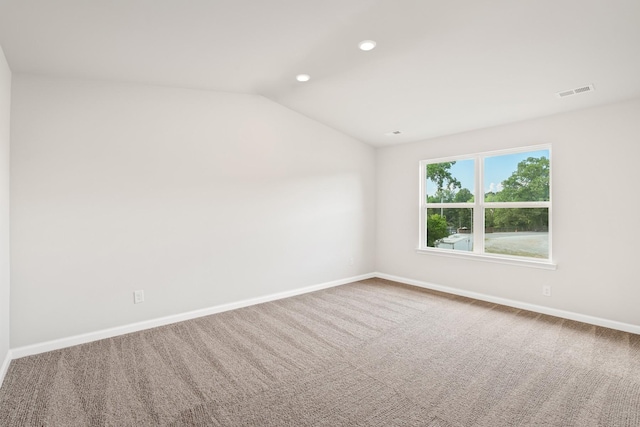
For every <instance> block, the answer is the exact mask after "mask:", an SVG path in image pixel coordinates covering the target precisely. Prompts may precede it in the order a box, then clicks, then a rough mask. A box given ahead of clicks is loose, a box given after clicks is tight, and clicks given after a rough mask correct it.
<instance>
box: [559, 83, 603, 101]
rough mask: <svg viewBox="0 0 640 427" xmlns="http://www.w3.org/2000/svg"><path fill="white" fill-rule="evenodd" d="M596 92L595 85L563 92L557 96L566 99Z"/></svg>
mask: <svg viewBox="0 0 640 427" xmlns="http://www.w3.org/2000/svg"><path fill="white" fill-rule="evenodd" d="M594 90H596V88H595V87H593V85H588V86H581V87H577V88H575V89H569V90H563V91H562V92H558V93H556V96H557V97H558V98H566V97H567V96H572V95H579V94H581V93H587V92H593V91H594Z"/></svg>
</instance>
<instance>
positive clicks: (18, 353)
mask: <svg viewBox="0 0 640 427" xmlns="http://www.w3.org/2000/svg"><path fill="white" fill-rule="evenodd" d="M374 277H378V278H381V279H387V280H392V281H394V282H399V283H405V284H407V285H413V286H418V287H421V288H425V289H432V290H435V291H441V292H446V293H449V294H453V295H460V296H464V297H469V298H474V299H477V300H481V301H487V302H492V303H496V304H501V305H506V306H509V307H514V308H520V309H523V310H529V311H533V312H536V313H542V314H548V315H550V316H556V317H561V318H564V319H570V320H576V321H578V322H583V323H588V324H591V325H596V326H603V327H605V328H611V329H616V330H620V331H624V332H630V333H633V334H640V326H638V325H632V324H629V323H623V322H617V321H615V320H608V319H603V318H599V317H593V316H589V315H585V314H580V313H574V312H570V311H564V310H558V309H555V308H550V307H544V306H540V305H535V304H529V303H525V302H521V301H516V300H510V299H507V298H500V297H494V296H491V295H485V294H481V293H478V292H471V291H465V290H461V289H456V288H451V287H448V286H442V285H436V284H433V283H428V282H423V281H420V280H414V279H408V278H406V277H399V276H393V275H390V274H385V273H368V274H363V275H360V276H354V277H349V278H346V279H340V280H334V281H332V282H326V283H321V284H318V285H312V286H307V287H304V288H300V289H294V290H291V291H285V292H279V293H275V294H271V295H265V296H262V297H257V298H250V299H246V300H242V301H237V302H233V303H228V304H222V305H217V306H213V307H209V308H204V309H200V310H194V311H189V312H186V313H180V314H175V315H171V316H166V317H161V318H157V319H151V320H146V321H143V322H137V323H132V324H129V325H124V326H118V327H114V328H109V329H103V330H100V331H95V332H89V333H86V334H81V335H75V336H71V337H66V338H60V339H57V340H52V341H47V342H43V343H38V344H32V345H28V346H24V347H17V348H13V349H10V350H9V352H8V353H7V355H6V357H5V360H4V362H3V363H2V366H1V367H0V381H2V380H3V379H4V376H5V374H6V372H7V370H8V368H9V363H10V362H11V360H13V359H18V358H20V357H25V356H31V355H34V354H39V353H44V352H47V351H52V350H58V349H61V348H66V347H71V346H74V345H79V344H85V343H89V342H92V341H97V340H101V339H105V338H111V337H115V336H118V335H124V334H129V333H132V332H138V331H143V330H145V329H150V328H155V327H158V326H164V325H169V324H172V323H177V322H182V321H184V320H190V319H195V318H198V317H202V316H208V315H211V314H216V313H222V312H224V311H229V310H235V309H237V308H242V307H248V306H251V305H256V304H262V303H265V302H269V301H275V300H279V299H283V298H288V297H292V296H296V295H301V294H305V293H309V292H314V291H319V290H321V289H327V288H331V287H334V286H340V285H344V284H347V283H351V282H356V281H358V280H365V279H371V278H374ZM0 384H2V383H1V382H0Z"/></svg>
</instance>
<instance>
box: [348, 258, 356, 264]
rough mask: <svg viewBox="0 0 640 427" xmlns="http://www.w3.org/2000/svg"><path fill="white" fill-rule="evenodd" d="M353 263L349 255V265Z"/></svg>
mask: <svg viewBox="0 0 640 427" xmlns="http://www.w3.org/2000/svg"><path fill="white" fill-rule="evenodd" d="M354 263H355V262H354V260H353V257H349V265H353V264H354Z"/></svg>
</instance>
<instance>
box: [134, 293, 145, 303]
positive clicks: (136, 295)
mask: <svg viewBox="0 0 640 427" xmlns="http://www.w3.org/2000/svg"><path fill="white" fill-rule="evenodd" d="M141 302H144V291H133V303H134V304H140V303H141Z"/></svg>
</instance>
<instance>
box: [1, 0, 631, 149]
mask: <svg viewBox="0 0 640 427" xmlns="http://www.w3.org/2000/svg"><path fill="white" fill-rule="evenodd" d="M365 39H372V40H375V41H376V42H377V47H376V48H375V49H374V50H372V51H369V52H363V51H360V50H359V49H358V47H357V45H358V42H360V41H361V40H365ZM0 45H1V46H2V48H3V50H4V52H5V56H6V57H7V60H8V62H9V65H10V67H11V69H12V71H13V73H14V74H20V73H31V74H47V75H55V76H66V77H74V78H88V79H102V80H104V79H106V80H113V81H120V82H138V83H145V84H156V85H168V86H178V87H187V88H202V89H210V90H217V91H226V92H238V93H249V94H259V95H263V96H265V97H267V98H270V99H272V100H273V101H275V102H278V103H280V104H282V105H284V106H286V107H288V108H290V109H292V110H295V111H297V112H299V113H301V114H304V115H306V116H308V117H310V118H313V119H315V120H318V121H320V122H322V123H325V124H326V125H328V126H331V127H333V128H335V129H337V130H339V131H341V132H343V133H345V134H348V135H351V136H353V137H355V138H357V139H359V140H361V141H364V142H366V143H369V144H372V145H374V146H387V145H392V144H398V143H405V142H412V141H418V140H423V139H428V138H432V137H435V136H440V135H446V134H452V133H458V132H463V131H467V130H472V129H478V128H482V127H488V126H493V125H498V124H503V123H508V122H513V121H518V120H523V119H528V118H533V117H540V116H545V115H550V114H554V113H558V112H563V111H570V110H575V109H580V108H586V107H590V106H595V105H600V104H606V103H610V102H615V101H619V100H623V99H629V98H634V97H640V79H639V78H638V77H639V76H640V1H638V0H516V1H514V0H450V1H441V0H439V1H432V0H269V1H265V0H90V1H87V0H0ZM299 73H307V74H309V75H311V80H310V81H309V82H306V83H300V82H297V81H296V80H295V76H296V75H297V74H299ZM589 84H593V85H594V87H595V89H596V90H595V91H593V92H590V93H585V94H581V95H575V96H570V97H566V98H562V99H561V98H558V97H557V96H556V95H555V93H556V92H560V91H563V90H566V89H572V88H576V87H580V86H584V85H589ZM396 130H399V131H401V133H400V134H399V135H393V136H389V135H385V134H387V133H390V132H392V131H396Z"/></svg>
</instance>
